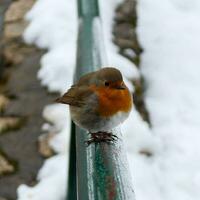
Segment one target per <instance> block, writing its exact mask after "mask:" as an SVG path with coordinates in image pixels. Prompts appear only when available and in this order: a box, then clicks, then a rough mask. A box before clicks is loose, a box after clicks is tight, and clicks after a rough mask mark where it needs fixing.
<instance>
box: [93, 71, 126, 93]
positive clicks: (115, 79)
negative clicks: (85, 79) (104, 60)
mask: <svg viewBox="0 0 200 200" xmlns="http://www.w3.org/2000/svg"><path fill="white" fill-rule="evenodd" d="M93 80H94V82H95V84H96V86H100V87H105V88H109V89H118V90H123V89H126V86H125V84H124V82H123V78H122V74H121V72H120V71H119V70H118V69H116V68H112V67H106V68H102V69H100V70H99V71H97V72H96V73H95V74H94V79H93Z"/></svg>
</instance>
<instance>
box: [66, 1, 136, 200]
mask: <svg viewBox="0 0 200 200" xmlns="http://www.w3.org/2000/svg"><path fill="white" fill-rule="evenodd" d="M78 14H79V33H78V45H77V46H78V49H77V65H76V71H75V77H74V81H75V82H76V81H77V80H78V79H79V78H80V77H81V76H82V75H83V74H86V73H88V72H91V71H95V70H97V69H99V68H100V67H101V66H102V65H105V63H106V62H105V59H104V58H105V55H103V53H104V52H103V51H104V49H103V47H102V40H103V37H102V35H101V24H100V17H99V8H98V0H78ZM116 134H117V133H116ZM118 137H119V139H118V140H117V141H116V142H115V143H114V144H107V143H100V144H94V143H92V144H90V145H89V146H87V145H86V144H85V142H84V141H86V140H88V133H87V132H86V131H85V130H82V129H80V128H79V127H77V126H75V125H74V124H73V123H72V130H71V144H70V163H69V178H68V192H67V200H76V199H78V200H134V192H133V189H132V186H131V180H130V175H129V170H128V167H127V162H126V155H125V153H124V150H123V145H122V140H121V134H120V133H118Z"/></svg>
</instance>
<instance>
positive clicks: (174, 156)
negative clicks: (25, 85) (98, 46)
mask: <svg viewBox="0 0 200 200" xmlns="http://www.w3.org/2000/svg"><path fill="white" fill-rule="evenodd" d="M119 2H121V0H109V1H106V0H100V9H101V16H102V22H103V35H104V40H105V47H106V54H107V60H108V66H115V67H117V68H118V69H120V70H121V71H122V73H123V76H124V77H125V78H126V82H127V84H128V86H129V87H131V82H130V80H133V79H137V78H138V77H140V72H139V71H138V70H137V68H136V67H135V66H134V65H133V64H132V63H131V62H130V61H128V60H127V59H126V58H124V57H122V56H121V55H119V54H118V53H117V47H116V46H115V45H114V44H113V43H112V24H113V16H114V9H115V7H116V5H118V3H119ZM199 11H200V3H199V2H198V1H197V0H190V1H189V0H163V1H160V0H138V30H137V31H138V35H139V40H140V42H141V44H142V47H143V48H144V53H143V54H142V63H141V71H142V75H143V76H144V79H145V83H146V91H145V101H146V105H147V108H148V110H149V113H150V118H151V122H152V127H151V128H150V127H149V125H148V124H147V123H146V122H144V121H143V120H142V118H141V117H140V115H139V113H138V112H137V111H136V110H135V108H133V110H132V112H131V114H130V117H129V118H128V120H126V122H125V123H124V124H123V125H122V128H121V129H122V133H123V136H124V140H125V143H126V148H127V154H128V160H129V165H130V169H131V173H132V177H133V185H134V188H135V193H136V199H137V200H149V199H151V200H152V199H153V200H178V199H183V200H197V199H198V197H199V196H200V190H199V187H200V173H199V168H200V155H199V154H200V152H199V151H198V149H199V148H198V146H199V137H200V136H199V131H200V123H199V122H200V121H199V120H200V116H199V115H200V114H199V113H200V112H199V111H200V104H199V102H200V94H199V92H198V91H199V89H200V88H199V87H200V79H199V77H198V76H199V74H200V73H199V72H200V68H199V66H198V65H199V64H200V57H199V55H198V52H200V45H199V40H198V37H199V33H200V24H199V18H200V14H199V13H200V12H199ZM26 18H27V19H28V20H29V21H30V24H29V26H28V27H27V29H26V31H25V33H24V38H25V41H26V42H27V43H29V44H36V45H37V46H38V47H40V48H46V49H47V50H48V51H47V53H46V54H45V55H44V56H43V57H42V59H41V69H40V70H39V72H38V78H39V79H40V80H41V84H42V85H44V86H47V87H48V89H49V91H59V92H60V93H61V94H62V93H64V92H65V91H66V90H67V89H68V88H69V87H70V85H71V84H72V78H73V72H74V68H75V60H76V40H77V24H78V23H77V12H76V1H67V0H59V1H55V0H38V1H37V2H36V3H35V5H34V7H33V8H32V9H31V10H30V12H29V13H28V15H27V17H26ZM130 89H131V90H132V91H133V90H134V88H130ZM43 116H44V118H45V119H46V120H47V121H48V123H46V124H44V126H43V127H42V128H43V130H45V131H47V132H48V131H53V132H56V133H57V134H56V136H55V137H54V138H53V139H52V140H51V141H50V145H51V147H52V148H53V149H54V151H55V152H56V153H57V155H55V156H53V157H51V158H49V159H47V160H46V161H45V163H44V165H43V166H42V168H41V169H40V171H39V173H38V177H37V180H38V183H37V184H36V185H35V186H34V187H29V186H27V185H21V186H19V188H18V191H17V192H18V200H29V199H31V200H44V199H48V200H63V199H64V197H65V192H66V187H67V185H66V183H67V173H66V172H67V167H68V156H69V155H68V150H69V135H70V118H69V110H68V107H67V106H65V105H58V104H52V105H47V106H46V107H45V108H44V112H43ZM52 124H53V125H52ZM140 151H148V152H150V153H151V154H152V156H151V157H147V156H145V155H143V154H141V153H140Z"/></svg>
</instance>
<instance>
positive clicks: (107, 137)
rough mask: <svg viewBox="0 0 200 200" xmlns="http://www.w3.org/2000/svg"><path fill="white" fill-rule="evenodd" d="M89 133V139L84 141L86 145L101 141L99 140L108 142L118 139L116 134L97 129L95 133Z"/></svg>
mask: <svg viewBox="0 0 200 200" xmlns="http://www.w3.org/2000/svg"><path fill="white" fill-rule="evenodd" d="M89 134H90V135H91V137H90V139H89V140H87V141H85V143H86V144H87V145H88V146H89V145H90V144H92V143H101V142H105V143H108V144H110V143H112V142H115V141H116V140H117V139H118V137H117V136H116V135H114V134H112V133H108V132H102V131H99V132H97V133H89Z"/></svg>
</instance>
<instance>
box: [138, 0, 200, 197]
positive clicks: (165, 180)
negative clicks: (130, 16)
mask: <svg viewBox="0 0 200 200" xmlns="http://www.w3.org/2000/svg"><path fill="white" fill-rule="evenodd" d="M138 14H139V24H138V33H139V36H140V42H141V44H142V46H143V47H144V49H145V51H144V53H143V55H142V66H141V67H142V74H143V76H144V78H145V82H146V97H145V99H146V105H147V107H148V110H149V113H150V117H151V121H152V126H153V128H152V132H153V134H154V135H155V136H156V137H158V138H160V140H161V143H162V146H163V151H162V152H161V155H160V158H159V160H157V161H156V163H157V168H158V171H160V173H159V176H158V177H156V179H157V181H158V183H159V187H160V193H161V194H160V197H159V198H150V197H149V199H166V200H179V199H184V200H198V199H199V198H200V190H199V188H200V179H199V177H200V172H199V167H200V151H199V141H200V135H199V132H200V103H199V102H200V92H199V91H200V78H199V75H200V67H199V66H200V56H199V52H200V42H199V34H200V23H199V20H200V2H199V1H197V0H190V1H188V0H164V1H160V0H150V1H147V0H139V5H138ZM138 199H147V197H146V198H143V194H142V193H139V195H138Z"/></svg>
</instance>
